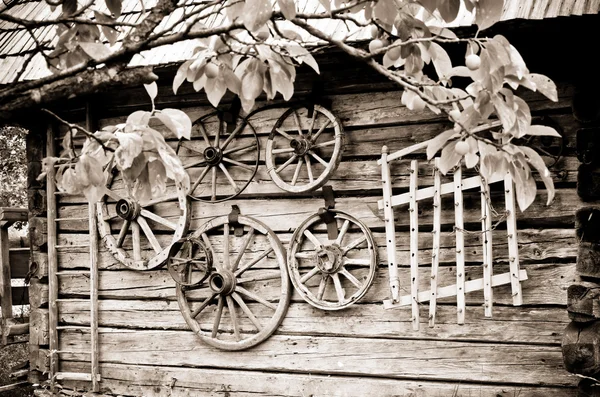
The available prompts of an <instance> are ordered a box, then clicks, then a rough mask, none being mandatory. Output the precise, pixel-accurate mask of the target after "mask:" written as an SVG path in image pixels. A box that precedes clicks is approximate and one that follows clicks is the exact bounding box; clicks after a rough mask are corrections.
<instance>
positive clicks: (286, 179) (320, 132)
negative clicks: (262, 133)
mask: <svg viewBox="0 0 600 397" xmlns="http://www.w3.org/2000/svg"><path fill="white" fill-rule="evenodd" d="M343 150H344V130H343V128H342V123H341V122H340V121H339V120H338V118H337V117H335V116H334V115H333V113H331V112H330V111H329V110H327V109H325V108H324V107H322V106H319V105H315V106H314V111H313V113H312V116H311V117H308V110H307V109H303V108H302V109H299V108H290V109H288V110H286V111H285V113H283V115H282V116H281V117H280V118H279V119H278V120H277V122H276V123H275V126H274V127H273V130H272V131H271V134H270V135H269V139H268V140H267V150H266V159H265V161H266V165H267V170H268V172H269V176H270V177H271V179H272V180H273V182H275V184H276V185H277V186H279V187H280V188H281V189H283V190H286V191H288V192H293V193H301V192H309V191H312V190H315V189H318V188H320V187H321V186H323V185H324V184H325V183H326V182H327V181H328V180H329V178H330V177H331V175H333V173H334V172H335V170H336V169H337V166H338V165H339V163H340V160H341V158H342V152H343Z"/></svg>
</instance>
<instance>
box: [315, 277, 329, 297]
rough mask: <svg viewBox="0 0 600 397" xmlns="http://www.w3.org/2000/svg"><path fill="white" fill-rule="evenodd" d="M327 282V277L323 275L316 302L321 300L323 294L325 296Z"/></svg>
mask: <svg viewBox="0 0 600 397" xmlns="http://www.w3.org/2000/svg"><path fill="white" fill-rule="evenodd" d="M327 281H329V275H328V274H323V277H322V278H321V282H320V283H319V290H318V291H317V300H321V299H323V294H325V288H327Z"/></svg>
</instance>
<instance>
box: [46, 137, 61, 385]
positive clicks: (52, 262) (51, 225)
mask: <svg viewBox="0 0 600 397" xmlns="http://www.w3.org/2000/svg"><path fill="white" fill-rule="evenodd" d="M54 139H55V134H54V128H53V127H52V126H49V127H48V134H47V142H46V155H47V156H54V155H55V154H54V153H55V150H54V146H55V143H54ZM54 175H55V170H54V167H51V168H50V169H49V170H48V173H47V174H46V195H47V198H46V200H47V203H48V212H47V222H48V286H49V288H48V307H49V321H48V323H49V335H48V336H49V344H50V346H49V347H50V369H49V376H50V381H51V385H52V386H51V389H52V392H53V393H54V374H56V372H58V357H57V353H56V352H57V351H58V331H57V329H56V326H57V324H58V306H57V299H58V277H57V275H56V272H57V271H58V264H57V255H56V254H57V252H56V195H55V193H56V185H55V183H54V180H55V179H54Z"/></svg>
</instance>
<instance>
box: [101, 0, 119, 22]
mask: <svg viewBox="0 0 600 397" xmlns="http://www.w3.org/2000/svg"><path fill="white" fill-rule="evenodd" d="M104 1H105V2H106V8H108V10H109V11H110V12H112V13H113V14H114V16H115V18H118V17H120V16H121V7H122V2H121V0H104Z"/></svg>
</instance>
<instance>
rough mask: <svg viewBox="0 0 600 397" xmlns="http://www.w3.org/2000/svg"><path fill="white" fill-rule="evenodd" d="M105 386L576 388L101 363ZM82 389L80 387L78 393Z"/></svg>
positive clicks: (384, 392) (484, 396) (563, 395)
mask: <svg viewBox="0 0 600 397" xmlns="http://www.w3.org/2000/svg"><path fill="white" fill-rule="evenodd" d="M62 365H63V367H64V368H65V370H69V371H81V372H83V371H86V370H88V368H89V367H88V365H87V363H84V362H64V363H63V364H62ZM100 372H101V373H102V382H101V388H103V389H107V390H110V392H111V394H121V395H134V396H141V395H143V396H147V397H162V396H165V395H169V394H172V395H174V396H184V395H189V396H191V395H193V396H198V397H204V396H206V397H208V396H215V395H221V394H222V395H226V396H231V397H242V396H249V395H252V396H256V397H269V396H277V397H298V396H345V397H363V396H369V395H377V396H378V397H392V396H406V397H408V396H436V397H442V396H462V397H476V396H477V397H514V396H517V395H518V396H519V397H537V396H544V397H574V396H576V395H577V391H576V389H575V388H550V387H541V386H538V387H536V386H511V385H485V384H469V383H465V382H464V381H461V382H460V383H454V382H448V383H446V382H430V381H422V380H420V381H411V380H396V379H394V380H392V379H384V378H369V377H362V376H361V377H353V378H349V377H339V376H335V375H333V376H332V375H327V376H322V375H315V374H302V373H299V374H285V373H269V372H261V371H232V370H224V369H212V368H211V369H208V368H186V367H180V368H170V367H165V366H141V365H135V366H134V365H123V364H113V363H110V364H109V363H102V364H101V365H100ZM64 384H65V385H66V386H67V387H69V386H72V387H77V388H78V389H79V388H82V389H83V390H85V388H86V387H89V384H77V383H74V382H65V383H64ZM79 390H81V389H79Z"/></svg>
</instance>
